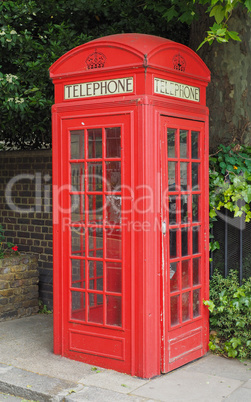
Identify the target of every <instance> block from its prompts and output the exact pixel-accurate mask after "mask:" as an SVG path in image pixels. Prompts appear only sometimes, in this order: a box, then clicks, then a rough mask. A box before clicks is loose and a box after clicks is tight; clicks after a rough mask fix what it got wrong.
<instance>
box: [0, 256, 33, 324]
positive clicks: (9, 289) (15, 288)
mask: <svg viewBox="0 0 251 402" xmlns="http://www.w3.org/2000/svg"><path fill="white" fill-rule="evenodd" d="M37 260H38V257H37V256H35V255H28V254H25V255H23V256H22V255H20V256H14V257H11V258H4V259H1V260H0V307H1V308H0V321H3V320H6V319H9V318H20V317H24V316H30V315H32V314H34V313H37V312H38V280H39V279H38V276H39V274H38V269H37V267H38V263H37Z"/></svg>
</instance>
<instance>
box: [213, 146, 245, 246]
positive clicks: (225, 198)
mask: <svg viewBox="0 0 251 402" xmlns="http://www.w3.org/2000/svg"><path fill="white" fill-rule="evenodd" d="M209 162H210V168H209V205H210V211H209V216H210V226H211V227H212V225H213V222H214V221H216V220H217V211H219V210H220V209H221V208H225V209H227V210H229V211H231V212H233V215H234V217H240V216H242V215H243V214H245V221H246V222H249V221H250V220H251V210H250V203H251V147H248V146H244V145H236V144H231V145H229V146H227V147H226V146H224V145H220V147H219V150H218V152H217V153H216V154H214V155H212V156H210V159H209ZM218 248H219V243H218V242H213V241H212V242H211V243H210V249H211V251H214V250H215V249H218Z"/></svg>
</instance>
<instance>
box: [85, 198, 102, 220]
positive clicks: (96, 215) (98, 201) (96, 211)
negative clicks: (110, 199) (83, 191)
mask: <svg viewBox="0 0 251 402" xmlns="http://www.w3.org/2000/svg"><path fill="white" fill-rule="evenodd" d="M88 208H89V223H92V224H95V223H102V222H103V196H102V194H99V195H89V196H88Z"/></svg>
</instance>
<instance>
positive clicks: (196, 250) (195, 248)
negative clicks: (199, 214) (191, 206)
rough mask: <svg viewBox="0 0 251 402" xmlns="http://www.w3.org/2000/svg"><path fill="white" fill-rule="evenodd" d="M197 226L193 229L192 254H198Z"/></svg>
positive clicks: (198, 230) (198, 229)
mask: <svg viewBox="0 0 251 402" xmlns="http://www.w3.org/2000/svg"><path fill="white" fill-rule="evenodd" d="M199 232H200V228H199V226H195V227H194V228H193V254H197V253H199Z"/></svg>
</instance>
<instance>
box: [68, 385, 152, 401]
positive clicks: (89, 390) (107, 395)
mask: <svg viewBox="0 0 251 402" xmlns="http://www.w3.org/2000/svg"><path fill="white" fill-rule="evenodd" d="M77 401H81V402H85V401H92V402H117V401H128V402H144V401H149V399H146V398H141V397H137V396H131V395H126V394H121V393H119V392H115V391H111V390H108V389H100V388H97V387H84V389H83V390H82V391H80V392H78V393H76V394H74V393H72V394H70V395H68V396H67V397H66V398H65V402H77Z"/></svg>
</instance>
